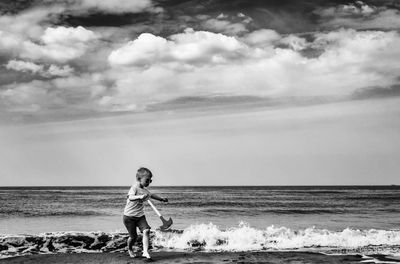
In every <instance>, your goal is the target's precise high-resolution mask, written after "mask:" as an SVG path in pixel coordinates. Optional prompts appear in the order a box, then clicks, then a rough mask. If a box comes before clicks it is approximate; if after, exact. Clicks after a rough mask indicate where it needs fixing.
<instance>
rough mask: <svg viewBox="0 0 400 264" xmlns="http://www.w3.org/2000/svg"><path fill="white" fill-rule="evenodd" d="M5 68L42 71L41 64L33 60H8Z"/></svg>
mask: <svg viewBox="0 0 400 264" xmlns="http://www.w3.org/2000/svg"><path fill="white" fill-rule="evenodd" d="M6 68H7V69H10V70H15V71H22V72H32V73H37V72H41V71H43V65H38V64H35V63H33V62H29V61H28V62H27V61H19V60H10V61H9V62H8V63H7V65H6Z"/></svg>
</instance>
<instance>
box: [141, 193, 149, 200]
mask: <svg viewBox="0 0 400 264" xmlns="http://www.w3.org/2000/svg"><path fill="white" fill-rule="evenodd" d="M141 196H142V197H141V198H140V200H142V201H145V200H147V199H148V198H149V195H148V194H142V195H141Z"/></svg>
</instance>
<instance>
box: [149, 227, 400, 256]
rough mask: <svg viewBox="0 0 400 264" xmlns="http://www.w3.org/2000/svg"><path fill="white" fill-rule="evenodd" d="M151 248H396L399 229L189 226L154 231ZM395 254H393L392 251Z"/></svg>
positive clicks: (227, 249) (234, 249)
mask: <svg viewBox="0 0 400 264" xmlns="http://www.w3.org/2000/svg"><path fill="white" fill-rule="evenodd" d="M153 243H154V245H156V246H158V247H165V248H171V249H190V248H194V247H201V248H203V249H205V250H222V251H243V250H268V249H271V250H290V249H307V248H334V249H356V248H362V247H369V246H382V245H385V246H389V247H390V246H399V247H400V230H377V229H369V230H357V229H350V228H346V229H344V230H343V231H330V230H327V229H317V228H314V227H311V228H307V229H303V230H292V229H290V228H287V227H275V226H269V227H267V228H266V229H255V228H252V227H250V226H249V225H248V224H246V223H240V224H239V225H238V226H237V227H232V228H229V229H226V230H222V229H220V228H219V227H218V226H216V225H214V224H212V223H209V224H198V225H192V226H190V227H188V228H186V229H185V230H183V232H182V233H163V232H160V231H157V232H156V235H155V237H154V239H153ZM396 253H397V252H396Z"/></svg>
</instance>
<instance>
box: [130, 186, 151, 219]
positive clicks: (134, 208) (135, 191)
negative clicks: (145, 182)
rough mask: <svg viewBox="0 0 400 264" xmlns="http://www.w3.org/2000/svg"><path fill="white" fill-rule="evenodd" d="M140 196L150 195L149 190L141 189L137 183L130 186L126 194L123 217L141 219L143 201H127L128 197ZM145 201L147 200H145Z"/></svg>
mask: <svg viewBox="0 0 400 264" xmlns="http://www.w3.org/2000/svg"><path fill="white" fill-rule="evenodd" d="M142 194H148V195H151V193H150V192H149V190H147V189H146V188H144V187H143V188H141V187H140V185H139V184H138V183H136V184H134V185H132V187H131V188H130V189H129V192H128V198H127V199H126V205H125V209H124V215H126V216H135V217H141V216H143V215H144V211H143V208H144V204H143V202H144V201H143V200H139V199H138V200H134V201H131V200H129V195H142ZM146 200H147V199H146Z"/></svg>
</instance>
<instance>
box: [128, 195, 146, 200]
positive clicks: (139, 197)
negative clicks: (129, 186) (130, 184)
mask: <svg viewBox="0 0 400 264" xmlns="http://www.w3.org/2000/svg"><path fill="white" fill-rule="evenodd" d="M146 196H148V194H139V195H133V194H128V199H129V200H131V201H135V200H144V199H145V198H146Z"/></svg>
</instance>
